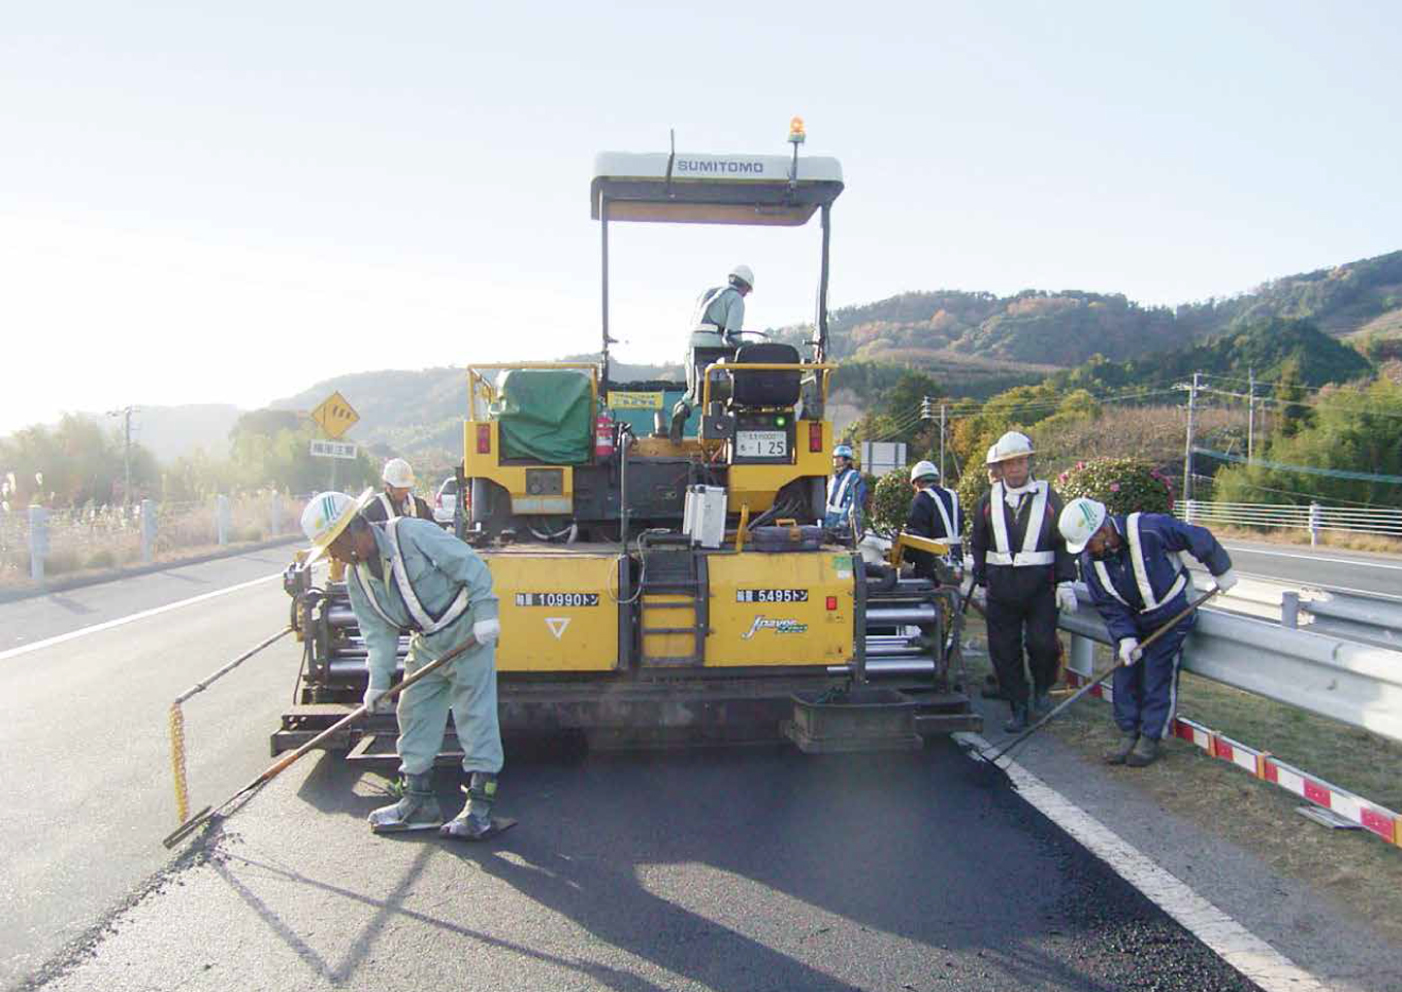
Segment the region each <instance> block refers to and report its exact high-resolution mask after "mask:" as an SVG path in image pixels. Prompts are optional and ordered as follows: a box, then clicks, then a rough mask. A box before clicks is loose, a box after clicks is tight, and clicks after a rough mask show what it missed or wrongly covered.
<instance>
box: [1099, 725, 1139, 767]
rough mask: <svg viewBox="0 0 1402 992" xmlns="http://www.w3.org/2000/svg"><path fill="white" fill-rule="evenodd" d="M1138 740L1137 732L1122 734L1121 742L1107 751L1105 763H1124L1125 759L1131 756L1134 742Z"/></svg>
mask: <svg viewBox="0 0 1402 992" xmlns="http://www.w3.org/2000/svg"><path fill="white" fill-rule="evenodd" d="M1137 740H1139V734H1138V733H1137V732H1134V731H1131V732H1129V733H1122V734H1120V742H1119V743H1118V744H1116V745H1115V746H1114V747H1112V748H1111V749H1110V750H1108V751H1106V752H1105V763H1106V764H1107V765H1123V764H1124V763H1125V759H1126V758H1128V757H1129V752H1130V751H1133V750H1134V743H1135V741H1137Z"/></svg>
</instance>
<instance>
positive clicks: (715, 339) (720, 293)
mask: <svg viewBox="0 0 1402 992" xmlns="http://www.w3.org/2000/svg"><path fill="white" fill-rule="evenodd" d="M754 287H755V274H754V272H753V271H752V270H751V269H750V267H749V266H748V265H737V266H735V268H733V269H731V270H730V272H729V273H728V274H727V275H726V281H725V285H724V286H713V287H711V288H710V289H708V290H706V291H705V292H704V293H702V294H701V295H700V297H698V298H697V300H696V311H695V313H693V314H692V317H691V327H690V328H689V334H690V335H691V337H690V339H689V340H690V345H689V347H688V348H687V350H686V362H685V365H686V395H685V396H683V397H682V398H681V399H679V400H677V403H676V406H674V407H672V430H671V439H672V443H673V444H680V443H681V440H682V431H683V429H684V428H685V427H686V421H687V418H688V417H690V416H691V408H692V407H693V406H695V405H696V404H697V403H699V402H701V395H702V387H701V377H702V376H703V375H705V373H706V366H707V365H710V364H711V363H712V362H714V361H716V360H718V359H721V358H728V357H730V356H731V355H733V354H734V353H735V349H736V348H738V347H739V345H740V339H739V334H740V331H741V330H742V329H743V328H744V326H745V297H747V296H749V295H750V293H751V292H753V291H754Z"/></svg>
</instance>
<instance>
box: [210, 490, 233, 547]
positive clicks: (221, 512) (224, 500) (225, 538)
mask: <svg viewBox="0 0 1402 992" xmlns="http://www.w3.org/2000/svg"><path fill="white" fill-rule="evenodd" d="M231 523H232V521H231V519H230V516H229V497H227V496H223V495H220V496H216V497H214V528H215V530H216V531H218V533H219V544H220V545H221V546H222V545H225V544H228V543H229V531H230V530H231V529H232V528H231V526H230V524H231Z"/></svg>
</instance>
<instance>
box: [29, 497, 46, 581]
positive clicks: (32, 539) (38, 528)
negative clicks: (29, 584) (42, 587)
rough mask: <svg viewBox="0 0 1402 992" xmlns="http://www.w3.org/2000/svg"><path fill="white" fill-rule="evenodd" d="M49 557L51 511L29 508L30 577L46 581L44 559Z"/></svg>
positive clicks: (38, 507)
mask: <svg viewBox="0 0 1402 992" xmlns="http://www.w3.org/2000/svg"><path fill="white" fill-rule="evenodd" d="M48 555H49V511H48V510H46V509H45V508H44V507H42V506H31V507H30V508H29V577H30V578H31V579H33V580H34V581H35V582H43V581H44V559H45V558H47V557H48Z"/></svg>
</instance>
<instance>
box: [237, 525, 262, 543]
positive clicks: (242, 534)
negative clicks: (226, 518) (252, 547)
mask: <svg viewBox="0 0 1402 992" xmlns="http://www.w3.org/2000/svg"><path fill="white" fill-rule="evenodd" d="M234 540H235V541H261V540H263V528H261V527H243V528H240V529H237V530H236V531H235V532H234Z"/></svg>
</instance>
